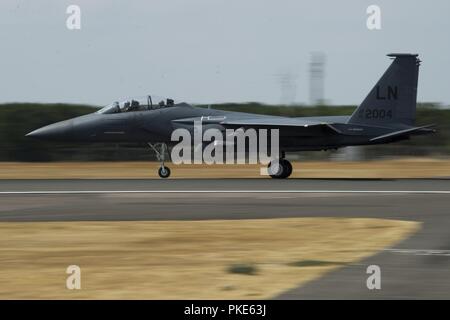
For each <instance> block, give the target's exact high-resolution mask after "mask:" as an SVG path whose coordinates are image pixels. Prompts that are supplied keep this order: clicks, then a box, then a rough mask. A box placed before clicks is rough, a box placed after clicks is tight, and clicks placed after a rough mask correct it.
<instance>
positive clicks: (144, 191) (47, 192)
mask: <svg viewBox="0 0 450 320" xmlns="http://www.w3.org/2000/svg"><path fill="white" fill-rule="evenodd" d="M105 193H110V194H114V193H367V194H386V193H394V194H450V190H41V191H39V190H37V191H0V195H22V194H105Z"/></svg>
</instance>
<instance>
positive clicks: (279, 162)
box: [267, 157, 292, 179]
mask: <svg viewBox="0 0 450 320" xmlns="http://www.w3.org/2000/svg"><path fill="white" fill-rule="evenodd" d="M267 171H268V172H269V175H270V176H271V177H272V178H274V179H286V178H287V177H289V176H290V175H291V173H292V164H291V163H290V162H289V161H288V160H286V159H284V157H283V158H281V159H276V160H272V161H271V162H270V163H269V165H268V167H267Z"/></svg>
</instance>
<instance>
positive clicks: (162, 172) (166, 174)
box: [158, 166, 170, 179]
mask: <svg viewBox="0 0 450 320" xmlns="http://www.w3.org/2000/svg"><path fill="white" fill-rule="evenodd" d="M158 174H159V176H160V177H161V178H164V179H165V178H168V177H169V176H170V169H169V168H168V167H164V166H163V167H160V168H159V169H158Z"/></svg>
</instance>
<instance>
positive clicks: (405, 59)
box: [27, 53, 434, 178]
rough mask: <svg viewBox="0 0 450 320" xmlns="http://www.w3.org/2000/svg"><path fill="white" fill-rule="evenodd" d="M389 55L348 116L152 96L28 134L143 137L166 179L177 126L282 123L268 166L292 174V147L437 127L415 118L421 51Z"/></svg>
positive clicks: (378, 140) (391, 138)
mask: <svg viewBox="0 0 450 320" xmlns="http://www.w3.org/2000/svg"><path fill="white" fill-rule="evenodd" d="M388 56H389V57H391V58H392V59H393V62H392V63H391V65H390V66H389V67H388V69H387V70H386V72H385V73H384V74H383V75H382V77H381V78H380V79H379V81H378V82H377V83H376V85H375V86H374V87H373V88H372V90H371V91H370V92H369V94H368V95H367V97H366V98H365V99H364V101H363V102H362V103H361V105H359V107H358V108H356V110H355V111H354V112H353V114H352V115H350V116H329V117H301V118H288V117H279V116H269V115H260V114H250V113H241V112H230V111H223V110H215V109H210V108H209V109H208V108H201V107H194V106H192V105H189V104H187V103H175V102H174V100H172V99H164V100H161V99H158V98H156V97H155V96H152V95H149V96H146V97H145V98H139V99H128V100H126V101H123V102H114V103H112V104H110V105H108V106H106V107H104V108H102V109H101V110H99V111H97V112H94V113H92V114H89V115H85V116H81V117H77V118H74V119H69V120H66V121H62V122H58V123H54V124H51V125H48V126H45V127H43V128H40V129H37V130H35V131H33V132H30V133H29V134H27V136H30V137H35V138H42V139H48V140H59V141H79V142H83V141H84V142H145V143H148V145H149V146H150V147H151V148H153V150H155V152H156V153H157V156H158V160H159V161H160V163H161V166H160V168H159V171H158V173H159V176H160V177H162V178H167V177H169V175H170V169H169V168H168V167H167V166H165V164H164V160H165V155H166V153H167V151H168V148H170V147H171V146H173V145H174V142H173V141H171V134H172V132H173V131H174V130H175V129H177V128H186V129H188V130H190V131H192V130H194V129H193V127H194V123H195V121H201V123H202V125H203V126H206V127H207V128H216V129H219V130H221V131H222V132H224V131H225V130H226V129H239V128H242V129H244V130H245V129H248V128H254V129H261V128H265V129H275V128H276V129H279V150H280V154H279V155H275V156H274V160H276V163H277V164H278V165H277V166H272V165H271V164H272V163H271V164H269V169H271V168H276V169H272V170H271V171H269V174H270V176H271V177H273V178H287V177H288V176H289V175H290V174H291V173H292V165H291V164H290V162H289V161H288V160H286V159H285V154H286V152H292V151H303V150H328V149H338V148H341V147H346V146H359V145H374V144H383V143H391V142H396V141H400V140H405V139H409V137H410V136H412V135H419V134H428V133H432V132H434V130H433V129H431V128H430V127H431V126H430V125H427V126H415V123H414V122H415V118H416V98H417V80H418V74H419V65H420V60H419V59H418V55H417V54H404V53H403V54H389V55H388ZM273 163H275V161H273Z"/></svg>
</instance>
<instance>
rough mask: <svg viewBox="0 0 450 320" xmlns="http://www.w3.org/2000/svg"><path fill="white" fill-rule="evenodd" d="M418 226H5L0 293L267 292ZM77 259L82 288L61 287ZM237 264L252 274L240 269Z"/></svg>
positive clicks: (280, 222)
mask: <svg viewBox="0 0 450 320" xmlns="http://www.w3.org/2000/svg"><path fill="white" fill-rule="evenodd" d="M419 225H420V224H419V223H416V222H406V221H394V220H380V219H343V218H340V219H339V218H289V219H263V220H214V221H160V222H151V221H147V222H143V221H142V222H32V223H0V242H1V243H2V246H1V247H0V298H2V299H4V298H26V299H34V298H49V299H54V298H78V299H80V298H81V299H84V298H95V299H100V298H103V299H104V298H107V299H117V298H123V299H131V298H143V299H167V298H174V299H182V298H184V299H185V298H189V299H235V298H236V299H259V298H270V297H273V296H274V295H277V294H279V293H281V292H283V291H284V290H287V289H289V288H292V287H295V286H298V285H300V284H303V283H305V282H307V281H311V280H313V279H315V278H318V277H320V276H322V275H323V274H324V273H326V272H328V271H330V270H332V269H334V268H337V267H340V266H342V265H345V264H348V263H352V262H356V261H358V260H360V259H363V258H365V257H368V256H370V255H373V254H374V253H376V252H377V251H379V250H380V249H382V248H384V247H387V246H391V245H393V244H394V243H396V242H397V241H399V240H401V239H403V238H405V237H407V236H408V235H410V234H411V233H413V232H415V231H416V230H417V229H418V228H419ZM302 261H303V262H302ZM305 261H306V262H307V263H305ZM311 261H314V263H311ZM322 262H323V263H322ZM73 264H75V265H79V266H80V267H81V270H82V271H81V272H82V281H81V286H82V289H81V290H67V289H66V288H65V283H66V276H67V275H66V274H65V271H66V268H67V266H69V265H73ZM236 265H241V266H242V265H243V266H249V265H250V266H251V268H253V269H252V270H253V271H255V272H250V273H248V274H246V273H245V272H244V273H240V272H237V273H235V272H234V271H233V266H236ZM362 276H364V275H362Z"/></svg>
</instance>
